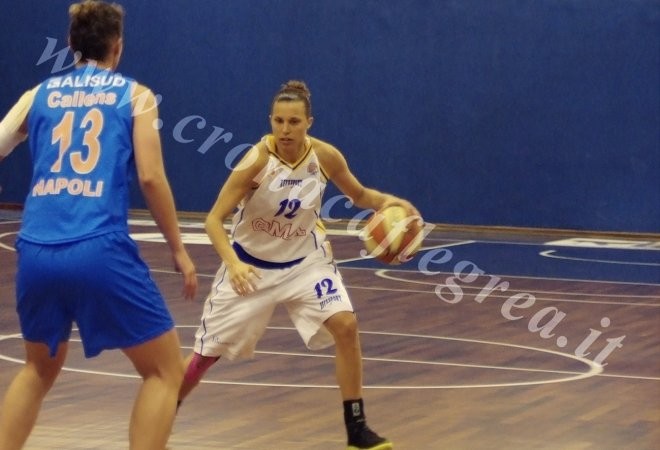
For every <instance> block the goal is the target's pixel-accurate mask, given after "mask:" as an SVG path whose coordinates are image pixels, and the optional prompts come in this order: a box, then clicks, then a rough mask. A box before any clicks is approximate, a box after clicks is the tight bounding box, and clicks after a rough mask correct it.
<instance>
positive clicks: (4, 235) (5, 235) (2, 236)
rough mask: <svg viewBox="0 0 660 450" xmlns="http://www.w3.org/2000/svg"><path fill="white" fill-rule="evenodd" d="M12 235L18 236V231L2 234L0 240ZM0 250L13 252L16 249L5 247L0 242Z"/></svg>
mask: <svg viewBox="0 0 660 450" xmlns="http://www.w3.org/2000/svg"><path fill="white" fill-rule="evenodd" d="M12 234H18V231H10V232H8V233H2V234H0V239H2V238H4V237H7V236H11V235H12ZM0 248H4V249H5V250H9V251H10V252H15V251H16V249H15V248H14V247H10V246H9V245H5V244H3V243H2V242H0Z"/></svg>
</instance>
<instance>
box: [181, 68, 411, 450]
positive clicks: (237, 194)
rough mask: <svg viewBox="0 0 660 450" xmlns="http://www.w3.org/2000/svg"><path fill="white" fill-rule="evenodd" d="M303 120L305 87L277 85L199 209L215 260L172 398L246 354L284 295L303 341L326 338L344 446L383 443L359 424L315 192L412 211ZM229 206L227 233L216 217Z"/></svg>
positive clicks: (353, 366)
mask: <svg viewBox="0 0 660 450" xmlns="http://www.w3.org/2000/svg"><path fill="white" fill-rule="evenodd" d="M312 121H313V118H312V114H311V102H310V92H309V91H308V89H307V86H306V85H305V84H304V83H303V82H300V81H289V82H288V83H286V84H285V85H283V86H282V88H281V90H280V91H279V92H278V93H277V94H276V96H275V98H274V100H273V102H272V105H271V116H270V122H271V127H272V134H270V135H268V136H266V137H264V138H263V139H262V140H261V142H259V143H258V144H256V145H255V146H254V147H253V148H252V149H251V150H250V151H249V152H248V153H247V154H246V155H245V157H244V158H243V160H242V161H241V162H240V163H239V164H238V166H237V167H236V168H235V169H234V170H233V171H232V172H231V174H230V175H229V177H228V179H227V181H226V182H225V184H224V186H223V187H222V189H221V190H220V194H219V195H218V198H217V201H216V202H215V205H214V206H213V208H212V209H211V211H210V213H209V214H208V217H207V219H206V224H205V225H206V231H207V233H208V235H209V237H210V239H211V241H212V243H213V246H214V248H215V250H216V251H217V253H218V255H219V256H220V258H221V259H222V265H221V267H220V269H219V270H218V272H217V274H216V277H215V280H214V282H213V287H212V289H211V293H210V294H209V296H208V297H207V299H206V302H205V305H204V311H203V314H202V319H201V322H202V323H201V325H200V327H199V329H198V330H197V333H196V336H195V346H194V352H193V353H192V354H191V355H190V356H189V357H188V358H187V362H188V365H187V368H186V373H185V375H184V382H183V385H182V387H181V391H180V393H179V400H180V401H181V400H183V398H185V397H186V396H187V395H188V394H189V393H190V392H191V390H192V389H193V388H194V387H195V386H196V385H197V384H198V383H199V381H200V379H201V378H202V376H203V375H204V373H205V372H206V370H207V369H208V368H209V367H210V366H211V365H212V364H213V363H215V362H216V361H217V360H218V359H219V358H220V357H221V356H225V357H226V358H228V359H234V358H239V357H251V356H252V355H253V352H254V349H255V346H256V344H257V341H258V340H259V339H260V337H261V336H262V334H263V332H264V330H265V329H266V326H267V324H268V321H269V320H270V318H271V315H272V313H273V310H274V308H275V306H276V305H278V304H283V305H285V307H286V308H287V310H288V313H289V316H290V317H291V320H292V322H293V323H294V325H295V327H296V329H297V330H298V332H299V334H300V336H301V337H302V339H303V340H304V342H305V344H306V345H307V347H308V348H310V349H311V350H317V349H322V348H324V347H327V346H329V345H332V344H333V343H334V344H335V348H336V358H335V362H336V377H337V382H338V385H339V388H340V392H341V396H342V400H343V406H344V419H345V424H346V431H347V434H348V448H349V449H371V450H389V449H391V448H392V443H391V442H390V441H389V440H387V439H385V438H383V437H380V436H379V435H378V434H376V433H375V432H373V431H372V430H371V429H370V428H369V427H368V426H367V423H366V419H365V414H364V404H363V400H362V355H361V347H360V340H359V336H358V325H357V320H356V317H355V314H354V312H353V306H352V305H351V301H350V299H349V296H348V294H347V292H346V289H345V287H344V284H343V282H342V278H341V275H340V274H339V272H338V271H337V267H336V266H335V264H334V262H333V257H332V253H331V249H330V246H329V244H328V242H326V240H325V232H324V228H323V227H322V226H321V224H320V210H321V200H322V195H323V191H324V189H325V186H326V183H327V182H328V181H332V182H333V183H334V184H335V185H336V186H337V187H338V188H339V189H340V190H341V191H342V192H343V193H344V194H345V195H347V196H348V197H349V198H351V199H352V201H353V202H354V203H355V205H356V206H358V207H360V208H373V209H375V210H378V209H380V208H383V207H385V206H389V205H393V204H399V205H402V206H403V207H404V208H406V209H407V210H408V213H409V214H411V215H419V212H418V211H417V210H416V209H415V208H414V207H413V205H411V204H410V203H409V202H408V201H405V200H402V199H400V198H397V197H394V196H392V195H389V194H384V193H382V192H379V191H376V190H374V189H369V188H366V187H364V186H363V185H362V184H361V183H360V182H359V181H358V180H357V179H356V178H355V176H354V175H353V174H352V173H351V171H350V170H349V168H348V165H347V163H346V160H345V159H344V157H343V156H342V154H341V153H340V152H339V150H337V149H336V148H335V147H333V146H332V145H330V144H328V143H326V142H322V141H320V140H318V139H315V138H313V137H311V136H308V134H307V131H308V129H309V128H310V127H311V125H312ZM236 208H237V210H236V212H235V213H234V215H233V226H232V229H231V238H232V239H231V240H230V236H229V235H228V234H227V232H226V231H225V229H224V228H223V221H224V219H225V218H226V217H228V216H229V215H230V214H231V213H232V212H234V210H235V209H236ZM232 240H233V242H231V241H232ZM273 448H279V446H278V445H277V444H276V443H273Z"/></svg>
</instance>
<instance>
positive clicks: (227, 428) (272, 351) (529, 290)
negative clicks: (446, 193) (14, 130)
mask: <svg viewBox="0 0 660 450" xmlns="http://www.w3.org/2000/svg"><path fill="white" fill-rule="evenodd" d="M136 219H137V220H134V221H132V222H131V232H132V233H134V237H135V238H136V240H137V241H138V243H139V245H140V248H141V251H142V254H143V256H144V258H145V259H146V261H147V262H148V263H149V265H150V266H151V268H152V269H153V272H152V273H153V277H154V279H155V280H156V282H157V283H158V285H159V286H160V288H161V290H162V292H163V293H164V295H165V296H166V298H167V299H168V304H169V306H170V308H171V311H172V313H173V315H174V317H175V320H176V322H177V325H178V329H179V332H180V337H181V341H182V346H183V349H182V351H184V352H186V353H187V352H188V351H190V350H189V349H190V346H191V344H192V342H193V333H194V331H195V328H196V326H197V323H198V319H199V316H200V313H201V302H202V301H203V298H204V296H205V295H206V293H207V292H208V289H209V287H210V284H211V281H212V277H213V274H214V273H215V270H216V269H217V266H218V264H219V261H218V258H217V257H216V255H215V254H214V252H213V250H212V248H211V247H210V245H208V243H207V242H206V241H205V239H204V235H203V230H202V228H201V227H200V224H199V223H195V222H194V221H192V220H191V221H184V222H182V225H183V227H182V230H183V231H184V232H185V236H186V240H187V241H188V242H190V244H189V249H190V251H191V254H192V256H193V258H194V260H195V262H196V264H197V268H198V273H199V274H200V286H201V288H200V292H199V295H198V298H197V299H196V300H195V301H194V302H186V301H184V300H183V299H181V298H180V295H179V293H180V284H179V282H180V280H179V276H178V275H177V274H176V273H173V272H172V268H171V264H170V260H169V256H168V254H167V250H166V247H165V245H164V244H163V243H160V242H158V236H157V234H155V233H156V229H155V227H154V226H153V224H152V223H150V222H149V221H147V220H141V219H140V217H137V218H136ZM19 225H20V223H19V219H18V217H12V216H11V215H5V216H4V219H3V220H0V392H3V393H4V390H5V389H6V387H7V385H8V383H9V381H10V380H11V378H12V376H13V375H14V374H15V373H16V372H17V370H18V368H19V365H20V362H21V361H22V356H23V354H22V345H21V340H20V332H19V328H18V325H17V320H16V316H15V313H14V275H15V263H16V254H15V252H14V251H13V244H14V240H15V238H16V232H17V229H18V227H19ZM345 228H346V227H345V226H343V225H342V224H336V225H335V226H333V227H332V230H331V233H330V239H331V241H332V243H333V247H334V251H335V257H336V259H337V261H338V263H339V267H340V270H341V271H342V274H343V277H344V280H345V282H346V285H347V286H348V289H349V293H350V294H351V297H352V301H353V303H354V306H355V308H356V311H357V314H358V318H359V321H360V328H361V340H362V345H363V353H364V357H365V363H364V369H365V385H366V387H365V392H364V395H365V401H366V411H367V416H368V419H369V423H370V425H371V426H372V427H373V428H374V429H375V430H377V431H378V432H379V433H381V434H383V435H386V436H388V437H389V438H390V439H391V440H392V441H393V442H394V444H395V448H396V449H398V450H441V449H442V450H500V449H501V450H624V449H625V450H658V449H660V236H648V235H643V236H626V237H621V236H615V237H611V236H609V237H605V238H603V236H594V235H591V236H590V235H587V234H585V233H580V234H575V233H568V232H567V233H564V234H558V233H556V232H553V233H547V234H546V233H544V232H541V231H535V232H529V233H523V232H522V231H518V232H512V231H503V230H484V229H479V230H462V231H457V230H452V229H448V228H443V227H437V228H436V229H435V230H433V231H432V232H431V233H430V234H429V235H428V236H427V239H426V241H425V250H424V251H422V252H420V254H419V255H418V257H417V258H416V259H415V261H413V262H412V263H410V264H407V265H405V266H398V267H392V266H387V267H386V266H383V265H379V264H374V263H373V261H369V260H364V259H361V258H360V254H359V251H360V249H361V248H362V246H361V242H360V240H359V239H358V238H357V237H356V236H354V235H352V234H351V233H346V232H345ZM557 242H559V243H560V244H554V243H557ZM562 242H563V244H562ZM477 268H478V270H477ZM457 275H458V276H457ZM76 339H77V334H76V333H75V332H74V334H73V342H72V345H71V351H70V355H69V358H68V361H67V363H66V368H65V370H64V371H63V373H62V374H61V376H60V378H59V380H58V383H57V384H56V385H55V387H54V388H53V389H52V391H51V393H50V394H49V396H48V397H47V399H46V401H45V403H44V405H43V409H42V412H41V415H40V417H39V420H38V423H37V426H36V428H35V430H34V433H33V435H32V436H31V438H30V440H29V441H28V444H27V447H26V448H27V449H28V450H46V449H58V450H59V449H122V448H127V445H126V442H127V437H126V436H127V423H128V416H129V413H130V408H131V402H132V399H133V397H134V395H135V392H136V389H137V387H138V384H139V381H138V379H137V378H136V377H135V376H134V373H133V371H132V370H131V367H130V366H129V363H128V362H127V361H126V360H125V359H124V357H123V356H122V355H121V354H120V353H119V352H104V353H103V354H102V355H101V356H100V357H98V358H95V359H91V360H85V359H84V358H83V357H82V352H81V349H80V346H79V343H77V342H76ZM333 374H334V366H333V358H332V349H329V350H328V351H323V352H319V353H312V352H309V351H307V350H306V349H305V348H304V346H303V345H302V343H301V341H300V339H299V338H298V335H297V333H296V331H295V330H294V329H292V327H291V323H290V321H289V319H288V317H287V315H286V312H285V310H284V309H283V308H280V309H278V310H277V311H276V313H275V315H274V317H273V320H272V322H271V326H270V327H269V329H268V331H267V332H266V334H265V335H264V337H263V339H262V341H261V342H260V345H259V347H258V354H257V355H256V357H255V359H253V360H249V361H240V362H228V361H220V362H219V363H218V364H216V365H215V366H214V367H212V368H211V370H210V371H209V373H208V375H207V378H206V382H205V383H203V384H202V385H200V387H199V388H198V389H197V390H196V391H194V392H193V394H192V395H191V396H190V397H189V398H188V399H187V401H186V403H184V405H183V406H182V408H181V410H180V411H179V414H178V416H177V420H176V423H175V427H174V432H173V435H172V437H171V439H170V445H169V448H170V449H172V450H184V449H186V450H197V449H199V450H202V449H242V450H246V449H250V450H256V449H268V450H312V449H314V450H339V449H342V448H345V442H344V431H343V423H342V411H341V403H340V398H339V392H338V390H337V389H336V386H335V381H334V375H333Z"/></svg>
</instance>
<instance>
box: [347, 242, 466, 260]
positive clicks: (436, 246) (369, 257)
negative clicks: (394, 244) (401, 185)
mask: <svg viewBox="0 0 660 450" xmlns="http://www.w3.org/2000/svg"><path fill="white" fill-rule="evenodd" d="M474 242H475V241H458V242H452V243H450V244H439V245H431V246H428V247H421V248H420V249H419V251H420V252H423V251H426V250H434V249H436V248H447V247H456V246H459V245H466V244H474ZM373 258H374V257H373V256H358V257H356V258H348V259H337V260H336V262H337V264H344V263H348V262H353V261H362V260H365V259H373Z"/></svg>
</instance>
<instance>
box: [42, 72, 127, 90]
mask: <svg viewBox="0 0 660 450" xmlns="http://www.w3.org/2000/svg"><path fill="white" fill-rule="evenodd" d="M125 84H126V79H125V78H124V77H122V76H121V75H120V74H118V73H105V74H98V75H89V74H87V75H68V76H65V77H54V78H51V79H50V80H48V84H47V85H46V89H57V88H63V87H73V88H83V87H121V86H124V85H125Z"/></svg>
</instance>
